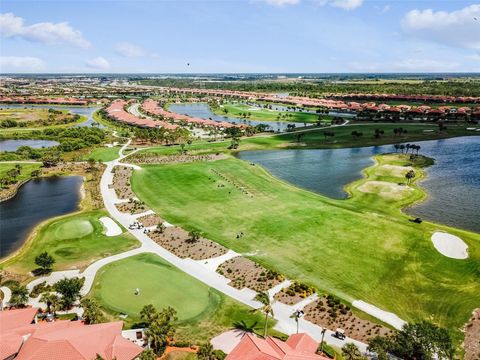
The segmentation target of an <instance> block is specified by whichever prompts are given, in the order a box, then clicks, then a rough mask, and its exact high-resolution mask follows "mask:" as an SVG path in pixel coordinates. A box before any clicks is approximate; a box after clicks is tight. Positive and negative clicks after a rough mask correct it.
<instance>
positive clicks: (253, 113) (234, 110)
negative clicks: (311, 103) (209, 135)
mask: <svg viewBox="0 0 480 360" xmlns="http://www.w3.org/2000/svg"><path fill="white" fill-rule="evenodd" d="M224 109H226V110H228V113H227V116H234V117H239V118H241V117H242V114H245V113H249V114H250V116H248V117H246V119H248V120H257V121H289V122H299V123H316V122H317V121H318V117H319V115H320V116H321V118H322V119H328V120H330V119H331V116H328V115H325V114H311V113H307V112H293V111H276V110H270V109H262V108H254V107H251V106H248V105H245V104H242V103H225V104H223V107H218V108H215V109H214V108H211V110H212V111H214V112H215V114H218V115H225V112H224Z"/></svg>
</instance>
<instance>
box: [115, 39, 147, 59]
mask: <svg viewBox="0 0 480 360" xmlns="http://www.w3.org/2000/svg"><path fill="white" fill-rule="evenodd" d="M115 51H116V52H117V54H119V55H122V56H125V57H140V56H144V55H145V51H144V50H143V49H142V48H141V47H140V46H137V45H135V44H132V43H129V42H121V43H118V44H117V46H116V47H115Z"/></svg>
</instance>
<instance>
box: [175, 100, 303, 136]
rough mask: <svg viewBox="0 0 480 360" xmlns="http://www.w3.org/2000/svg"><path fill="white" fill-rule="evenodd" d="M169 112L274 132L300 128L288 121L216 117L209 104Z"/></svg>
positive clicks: (192, 105)
mask: <svg viewBox="0 0 480 360" xmlns="http://www.w3.org/2000/svg"><path fill="white" fill-rule="evenodd" d="M169 110H170V111H172V112H175V113H177V114H183V115H188V116H192V117H198V118H201V119H212V120H215V121H226V122H229V123H233V124H246V125H250V126H255V125H259V124H266V125H269V126H270V128H271V129H272V130H273V131H285V130H286V129H287V125H288V124H293V125H295V126H300V124H299V123H295V122H287V121H277V122H274V121H263V122H262V121H255V120H245V119H240V118H235V117H231V116H223V115H216V114H214V113H213V112H212V111H211V110H210V107H209V106H208V104H204V103H196V104H172V105H170V106H169Z"/></svg>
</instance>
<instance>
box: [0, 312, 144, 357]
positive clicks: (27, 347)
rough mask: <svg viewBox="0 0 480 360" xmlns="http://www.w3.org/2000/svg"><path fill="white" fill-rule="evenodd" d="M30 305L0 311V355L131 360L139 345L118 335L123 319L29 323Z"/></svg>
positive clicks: (30, 316) (31, 313) (30, 318)
mask: <svg viewBox="0 0 480 360" xmlns="http://www.w3.org/2000/svg"><path fill="white" fill-rule="evenodd" d="M36 312H37V310H36V309H32V308H27V309H19V310H8V311H2V312H0V324H1V326H0V359H2V360H5V359H15V360H63V359H69V360H92V359H94V358H95V357H96V355H97V354H98V355H100V356H101V357H102V358H103V359H105V360H112V359H117V360H132V359H135V358H136V357H137V356H138V355H139V354H140V353H141V352H142V351H143V349H142V348H141V347H140V346H138V345H135V344H133V343H132V342H130V341H129V340H127V339H125V338H123V337H122V327H123V322H121V321H117V322H110V323H104V324H95V325H85V324H84V323H83V322H81V321H67V320H58V321H55V322H42V323H32V321H33V319H34V317H35V314H36Z"/></svg>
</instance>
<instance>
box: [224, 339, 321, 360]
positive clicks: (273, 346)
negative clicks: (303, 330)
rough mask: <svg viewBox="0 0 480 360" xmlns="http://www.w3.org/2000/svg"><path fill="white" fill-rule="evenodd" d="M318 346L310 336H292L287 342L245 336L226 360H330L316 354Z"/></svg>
mask: <svg viewBox="0 0 480 360" xmlns="http://www.w3.org/2000/svg"><path fill="white" fill-rule="evenodd" d="M318 345H319V344H318V342H316V341H315V340H314V339H312V338H311V337H310V336H309V335H308V334H295V335H291V336H290V337H289V338H288V340H287V341H285V342H283V341H281V340H279V339H275V338H273V337H268V338H266V339H262V338H259V337H257V336H255V335H252V334H245V335H244V336H243V338H242V340H241V341H240V343H239V344H238V345H237V346H236V347H235V348H234V349H233V350H232V352H231V353H230V354H228V356H227V357H226V359H225V360H328V358H326V357H323V356H320V355H317V354H316V351H317V349H318Z"/></svg>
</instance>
